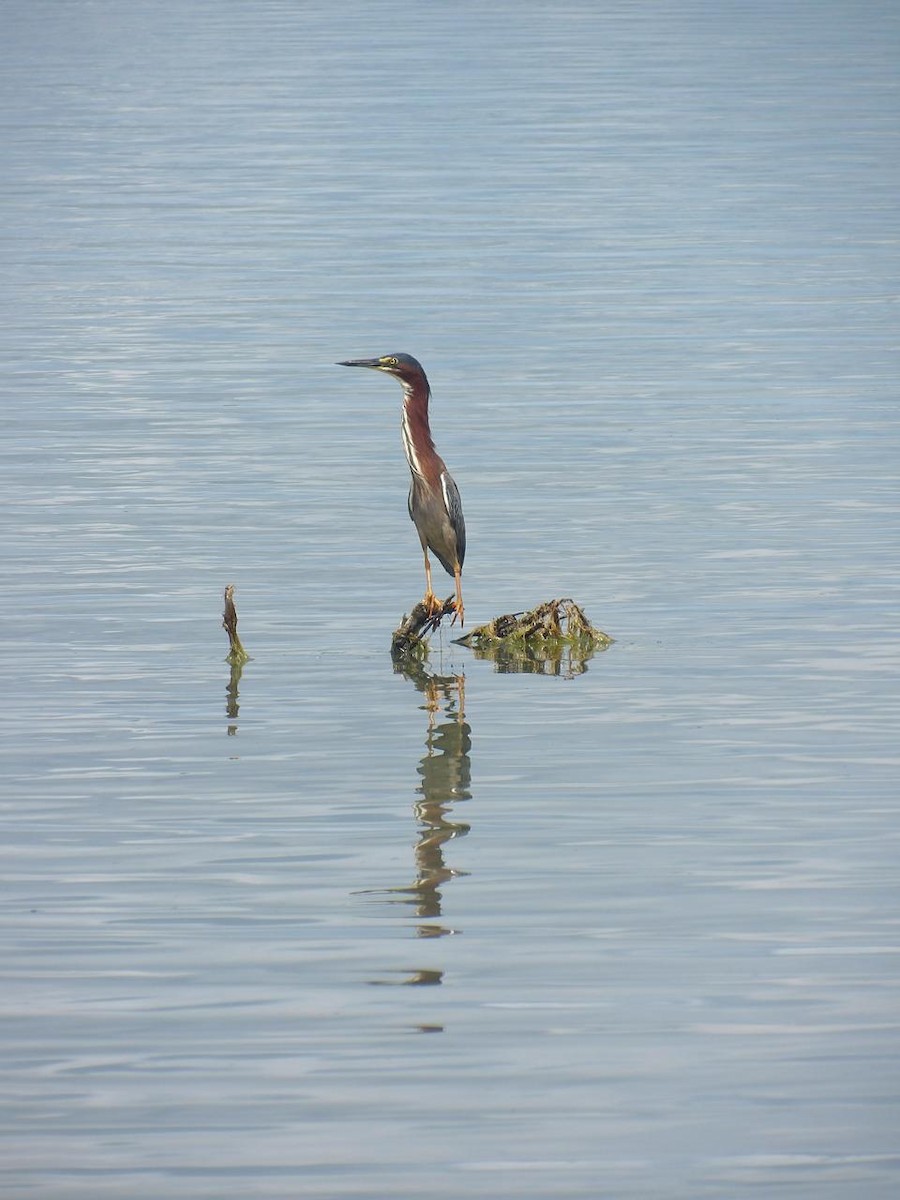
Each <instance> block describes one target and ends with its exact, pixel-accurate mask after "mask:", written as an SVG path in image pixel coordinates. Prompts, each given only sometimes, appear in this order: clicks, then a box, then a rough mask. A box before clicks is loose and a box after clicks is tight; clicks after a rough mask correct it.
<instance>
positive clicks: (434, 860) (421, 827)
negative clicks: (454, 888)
mask: <svg viewBox="0 0 900 1200" xmlns="http://www.w3.org/2000/svg"><path fill="white" fill-rule="evenodd" d="M395 669H396V670H397V672H398V673H399V674H402V675H403V676H404V677H405V678H406V679H408V680H409V681H410V682H411V683H413V684H414V685H415V687H416V688H417V689H418V691H420V692H421V693H422V695H423V696H424V697H425V703H424V704H423V705H422V706H421V707H422V709H424V711H425V712H426V713H427V714H428V724H427V729H426V735H425V754H424V755H423V756H422V758H421V760H420V762H419V766H418V774H419V785H418V787H417V788H416V794H417V796H418V799H417V800H416V802H415V804H414V805H413V812H414V815H415V818H416V822H417V825H418V839H417V841H416V845H415V867H416V877H415V879H414V881H413V882H412V883H411V884H408V885H407V886H405V887H396V888H389V889H387V892H388V895H390V897H391V903H395V904H398V903H399V904H408V905H411V906H412V907H413V909H414V912H415V915H416V917H417V918H419V923H418V924H417V926H416V936H417V937H420V938H439V937H445V936H447V935H448V934H452V933H457V932H459V931H458V930H456V929H452V928H449V927H448V926H446V925H443V924H441V923H440V921H439V920H438V918H440V917H441V915H442V909H441V906H442V894H441V889H442V888H443V886H444V885H445V884H446V883H448V882H449V881H450V880H451V879H455V878H457V877H459V876H462V875H465V874H467V872H465V871H460V870H458V869H457V868H455V867H452V866H450V865H449V864H448V863H447V861H446V858H445V850H446V847H447V845H448V843H449V842H452V841H454V840H455V839H456V838H461V837H465V835H466V834H467V833H468V832H469V825H468V824H467V823H466V822H464V821H457V820H453V819H452V816H453V810H454V806H455V805H456V804H457V803H459V802H460V801H464V800H469V799H470V798H471V795H472V793H471V791H470V787H471V763H470V759H469V751H470V750H471V746H472V731H471V729H470V727H469V724H468V722H467V721H466V716H465V676H464V675H435V674H432V673H431V672H430V671H428V669H427V667H426V666H425V665H424V664H421V663H404V664H403V666H402V667H400V666H398V667H396V668H395ZM398 975H399V976H400V978H397V979H392V980H385V979H382V980H373V981H372V982H373V983H388V982H390V983H401V984H406V985H413V986H418V987H422V986H435V985H437V984H440V983H441V982H442V981H443V972H442V971H440V970H430V969H429V970H409V971H400V972H398Z"/></svg>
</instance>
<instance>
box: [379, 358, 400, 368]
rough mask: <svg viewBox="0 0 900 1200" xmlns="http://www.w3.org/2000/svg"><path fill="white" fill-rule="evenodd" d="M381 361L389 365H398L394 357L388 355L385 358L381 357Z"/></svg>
mask: <svg viewBox="0 0 900 1200" xmlns="http://www.w3.org/2000/svg"><path fill="white" fill-rule="evenodd" d="M381 361H382V362H383V363H385V364H386V365H387V366H389V367H396V366H399V363H398V362H397V360H396V358H393V357H391V356H390V355H389V356H388V357H387V358H383V359H382V360H381Z"/></svg>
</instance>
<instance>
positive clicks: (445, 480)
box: [441, 471, 466, 574]
mask: <svg viewBox="0 0 900 1200" xmlns="http://www.w3.org/2000/svg"><path fill="white" fill-rule="evenodd" d="M441 491H442V492H443V493H444V504H445V505H446V506H447V516H448V517H449V518H450V524H451V525H452V526H453V532H454V534H455V535H456V557H457V558H458V559H459V565H460V567H462V565H463V560H464V559H465V557H466V523H465V521H464V520H463V510H462V500H461V499H460V496H459V488H458V487H457V486H456V484H455V483H454V482H453V477H452V476H451V475H450V472H449V471H444V472H442V474H441ZM451 574H452V572H451Z"/></svg>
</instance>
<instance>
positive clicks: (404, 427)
mask: <svg viewBox="0 0 900 1200" xmlns="http://www.w3.org/2000/svg"><path fill="white" fill-rule="evenodd" d="M403 391H404V396H403V399H404V401H405V400H406V397H407V395H408V392H407V389H406V388H404V389H403ZM400 434H401V437H402V438H403V450H404V452H405V454H406V461H407V462H408V463H409V468H410V470H411V471H415V473H416V474H417V475H420V476H422V478H424V475H423V472H422V464H421V463H420V462H419V456H418V454H416V448H415V446H414V445H413V439H412V431H411V429H410V427H409V413H408V412H407V411H406V404H405V403H404V405H403V414H402V416H401V418H400Z"/></svg>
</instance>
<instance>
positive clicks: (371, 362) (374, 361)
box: [336, 358, 381, 371]
mask: <svg viewBox="0 0 900 1200" xmlns="http://www.w3.org/2000/svg"><path fill="white" fill-rule="evenodd" d="M336 365H337V366H339V367H371V368H372V370H373V371H377V370H378V369H379V368H380V367H381V359H380V358H350V359H348V360H347V361H346V362H339V363H337V364H336Z"/></svg>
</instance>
